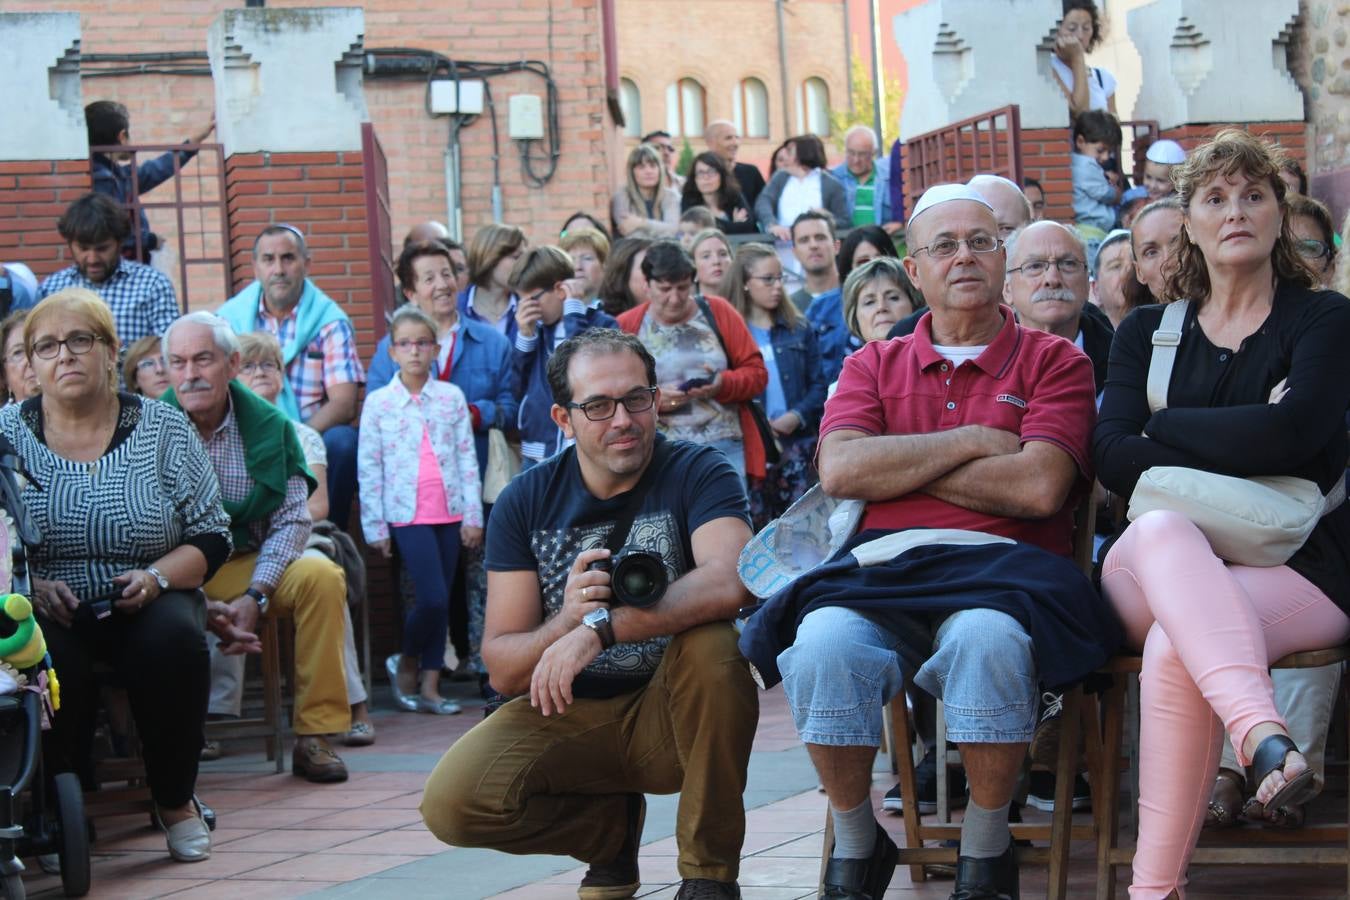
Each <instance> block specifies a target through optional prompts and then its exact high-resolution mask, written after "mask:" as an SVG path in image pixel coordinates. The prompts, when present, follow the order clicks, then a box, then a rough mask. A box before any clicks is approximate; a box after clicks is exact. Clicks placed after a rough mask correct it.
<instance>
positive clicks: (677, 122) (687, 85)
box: [666, 78, 707, 137]
mask: <svg viewBox="0 0 1350 900" xmlns="http://www.w3.org/2000/svg"><path fill="white" fill-rule="evenodd" d="M706 103H707V98H706V96H705V94H704V91H703V85H701V84H699V83H698V82H697V81H695V80H694V79H692V78H681V79H680V80H679V81H678V82H676V83H675V84H671V85H667V86H666V131H669V132H670V133H671V134H672V135H675V136H684V137H690V136H695V135H701V134H703V121H704V110H705V108H706Z"/></svg>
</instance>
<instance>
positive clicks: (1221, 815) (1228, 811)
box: [1203, 769, 1247, 829]
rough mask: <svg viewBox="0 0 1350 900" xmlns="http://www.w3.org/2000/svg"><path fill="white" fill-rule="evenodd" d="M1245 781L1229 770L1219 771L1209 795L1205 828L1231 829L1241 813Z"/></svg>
mask: <svg viewBox="0 0 1350 900" xmlns="http://www.w3.org/2000/svg"><path fill="white" fill-rule="evenodd" d="M1246 786H1247V779H1246V778H1245V777H1243V776H1242V775H1241V774H1239V773H1237V772H1234V771H1232V770H1231V769H1220V770H1219V774H1218V775H1217V776H1216V777H1215V779H1214V787H1213V789H1212V790H1211V791H1210V795H1209V808H1208V809H1206V810H1205V823H1204V826H1203V827H1205V828H1210V829H1219V828H1233V827H1235V826H1236V825H1237V824H1238V817H1239V816H1240V815H1241V813H1242V811H1243V806H1242V794H1243V791H1244V790H1245V788H1246Z"/></svg>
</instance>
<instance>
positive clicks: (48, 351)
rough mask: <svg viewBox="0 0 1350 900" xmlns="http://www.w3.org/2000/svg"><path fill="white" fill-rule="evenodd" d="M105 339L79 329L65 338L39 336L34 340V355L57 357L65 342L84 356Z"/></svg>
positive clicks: (42, 357)
mask: <svg viewBox="0 0 1350 900" xmlns="http://www.w3.org/2000/svg"><path fill="white" fill-rule="evenodd" d="M101 340H103V338H101V337H99V336H98V335H96V334H90V333H89V332H87V331H77V332H75V333H74V334H71V335H67V336H66V337H65V338H64V339H63V340H59V341H58V340H57V339H56V338H50V337H48V338H38V339H37V340H36V341H34V342H33V355H34V356H36V357H38V358H39V359H56V357H57V356H58V355H59V354H60V353H61V346H62V345H63V344H64V345H65V346H66V347H68V348H69V349H70V352H71V353H74V354H75V355H76V356H83V355H84V354H86V353H88V352H89V351H90V350H93V349H94V344H95V343H96V342H98V341H101Z"/></svg>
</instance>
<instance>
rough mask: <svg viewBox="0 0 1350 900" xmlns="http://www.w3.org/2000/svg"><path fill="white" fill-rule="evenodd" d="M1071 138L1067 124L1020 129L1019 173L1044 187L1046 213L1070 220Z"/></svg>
mask: <svg viewBox="0 0 1350 900" xmlns="http://www.w3.org/2000/svg"><path fill="white" fill-rule="evenodd" d="M1072 154H1073V142H1072V141H1071V140H1070V138H1069V129H1067V128H1024V129H1022V176H1023V177H1024V178H1035V179H1036V180H1037V181H1039V182H1040V183H1041V187H1042V188H1044V189H1045V217H1046V218H1047V219H1054V220H1056V221H1059V222H1072V221H1073V169H1072V166H1073V163H1072V161H1071V159H1070V157H1071V156H1072Z"/></svg>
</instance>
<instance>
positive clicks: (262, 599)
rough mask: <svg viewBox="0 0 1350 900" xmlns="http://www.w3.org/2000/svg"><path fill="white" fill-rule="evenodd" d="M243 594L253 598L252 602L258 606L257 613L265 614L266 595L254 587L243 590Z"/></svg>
mask: <svg viewBox="0 0 1350 900" xmlns="http://www.w3.org/2000/svg"><path fill="white" fill-rule="evenodd" d="M244 593H245V594H248V595H249V596H250V597H252V598H253V601H254V602H255V603H257V604H258V612H260V613H265V612H267V595H266V594H264V593H263V592H262V591H260V590H258V589H257V588H255V587H248V588H246V589H245V590H244Z"/></svg>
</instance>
